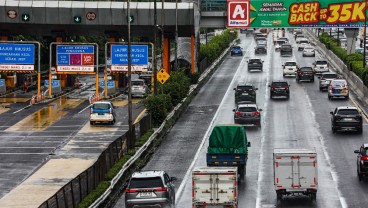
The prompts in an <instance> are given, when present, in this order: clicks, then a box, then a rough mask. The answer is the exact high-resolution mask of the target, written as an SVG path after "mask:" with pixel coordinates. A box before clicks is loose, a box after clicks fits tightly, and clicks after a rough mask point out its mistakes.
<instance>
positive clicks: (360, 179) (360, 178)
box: [357, 170, 363, 181]
mask: <svg viewBox="0 0 368 208" xmlns="http://www.w3.org/2000/svg"><path fill="white" fill-rule="evenodd" d="M357 174H358V179H359V181H362V179H363V178H362V175H360V174H359V171H358V170H357Z"/></svg>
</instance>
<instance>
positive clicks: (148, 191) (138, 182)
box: [125, 171, 176, 208]
mask: <svg viewBox="0 0 368 208" xmlns="http://www.w3.org/2000/svg"><path fill="white" fill-rule="evenodd" d="M175 180H176V178H174V177H169V175H168V174H167V173H166V172H165V171H141V172H135V173H133V175H132V177H131V178H130V180H129V184H128V186H127V188H126V190H125V207H126V208H143V207H144V208H149V207H158V208H173V207H175V189H174V185H173V181H175Z"/></svg>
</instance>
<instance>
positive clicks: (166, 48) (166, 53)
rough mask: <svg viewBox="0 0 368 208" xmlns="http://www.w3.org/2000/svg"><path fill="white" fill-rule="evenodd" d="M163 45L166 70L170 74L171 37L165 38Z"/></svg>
mask: <svg viewBox="0 0 368 208" xmlns="http://www.w3.org/2000/svg"><path fill="white" fill-rule="evenodd" d="M163 47H164V48H163V50H164V51H163V59H162V60H163V66H164V69H165V71H166V72H167V73H169V74H170V71H171V69H170V39H169V38H168V37H165V38H164V44H163Z"/></svg>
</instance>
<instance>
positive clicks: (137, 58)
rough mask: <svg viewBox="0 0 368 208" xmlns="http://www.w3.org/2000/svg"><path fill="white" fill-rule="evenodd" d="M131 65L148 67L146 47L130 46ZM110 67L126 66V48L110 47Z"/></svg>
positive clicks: (119, 46) (121, 46) (124, 46)
mask: <svg viewBox="0 0 368 208" xmlns="http://www.w3.org/2000/svg"><path fill="white" fill-rule="evenodd" d="M131 61H132V65H148V45H132V46H131ZM111 62H112V65H114V64H116V65H128V46H127V45H114V44H112V45H111Z"/></svg>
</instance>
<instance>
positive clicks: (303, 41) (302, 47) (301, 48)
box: [298, 38, 309, 51]
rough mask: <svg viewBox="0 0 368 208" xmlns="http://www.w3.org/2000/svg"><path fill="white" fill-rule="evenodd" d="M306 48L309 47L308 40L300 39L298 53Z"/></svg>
mask: <svg viewBox="0 0 368 208" xmlns="http://www.w3.org/2000/svg"><path fill="white" fill-rule="evenodd" d="M306 46H309V40H308V39H306V38H300V39H299V42H298V51H302V50H303V49H304V47H306Z"/></svg>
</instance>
